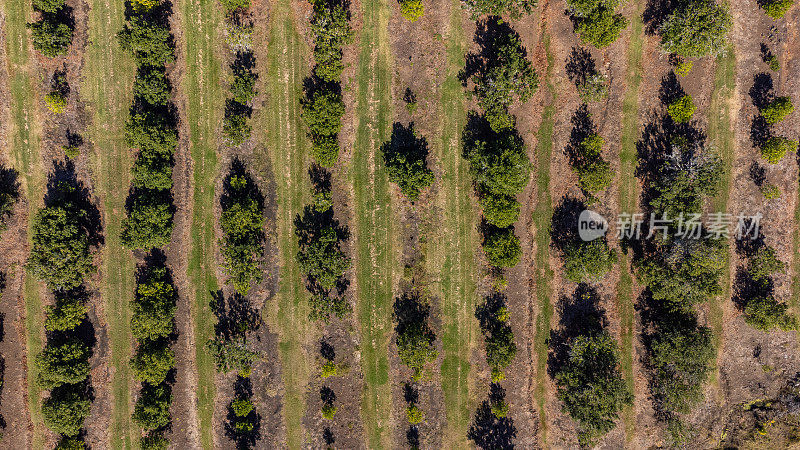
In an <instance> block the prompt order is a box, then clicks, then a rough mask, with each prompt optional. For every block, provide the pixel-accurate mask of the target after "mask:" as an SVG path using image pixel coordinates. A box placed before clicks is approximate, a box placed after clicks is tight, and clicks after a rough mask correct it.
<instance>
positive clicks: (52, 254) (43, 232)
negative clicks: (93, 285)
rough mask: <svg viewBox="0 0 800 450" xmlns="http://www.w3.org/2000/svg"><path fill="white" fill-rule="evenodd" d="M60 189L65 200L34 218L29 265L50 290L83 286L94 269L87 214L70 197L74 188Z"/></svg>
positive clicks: (62, 186)
mask: <svg viewBox="0 0 800 450" xmlns="http://www.w3.org/2000/svg"><path fill="white" fill-rule="evenodd" d="M58 189H59V190H61V191H62V192H61V193H60V194H59V196H61V197H62V198H61V199H60V200H57V201H56V202H54V204H52V205H50V206H46V207H44V208H42V209H40V210H39V212H37V213H36V216H35V217H34V219H33V226H32V227H31V228H32V232H33V235H32V237H31V241H32V246H31V253H30V256H29V257H28V266H29V267H30V269H31V271H32V272H33V274H34V276H36V277H37V278H38V279H40V280H42V281H44V282H45V283H46V284H47V286H48V287H49V288H50V289H53V290H68V289H73V288H76V287H78V286H80V285H81V284H82V283H83V280H84V279H85V278H86V276H87V275H88V274H90V273H92V272H94V270H95V267H94V265H93V264H92V255H91V253H90V250H89V235H88V231H87V230H86V228H85V226H84V222H85V221H86V220H87V218H86V211H85V210H83V209H82V208H80V207H78V206H77V205H76V204H75V203H74V201H72V200H71V199H69V198H67V197H68V196H71V195H73V193H74V192H75V188H74V187H72V186H68V185H66V184H63V185H61V186H60V187H59V188H58Z"/></svg>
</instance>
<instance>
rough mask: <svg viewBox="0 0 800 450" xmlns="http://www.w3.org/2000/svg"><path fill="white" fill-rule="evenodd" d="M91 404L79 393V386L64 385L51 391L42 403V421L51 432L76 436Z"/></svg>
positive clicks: (87, 415)
mask: <svg viewBox="0 0 800 450" xmlns="http://www.w3.org/2000/svg"><path fill="white" fill-rule="evenodd" d="M91 406H92V402H91V401H90V400H89V398H88V397H87V396H86V395H84V394H83V392H81V386H75V385H64V386H60V387H58V388H55V389H53V391H52V392H51V393H50V397H48V398H46V399H45V400H44V401H43V402H42V419H43V421H44V424H45V426H47V428H49V429H50V430H51V431H52V432H54V433H58V434H63V435H64V436H77V435H78V434H79V433H80V431H81V427H83V422H84V420H86V418H87V417H89V411H90V409H91Z"/></svg>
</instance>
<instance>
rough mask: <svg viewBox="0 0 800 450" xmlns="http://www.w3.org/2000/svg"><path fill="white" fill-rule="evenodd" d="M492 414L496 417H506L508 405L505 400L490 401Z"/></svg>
mask: <svg viewBox="0 0 800 450" xmlns="http://www.w3.org/2000/svg"><path fill="white" fill-rule="evenodd" d="M491 409H492V415H494V416H495V417H497V418H498V419H503V418H505V417H508V411H509V406H508V403H507V402H506V401H505V400H497V401H493V402H492V406H491Z"/></svg>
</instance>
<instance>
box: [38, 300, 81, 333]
mask: <svg viewBox="0 0 800 450" xmlns="http://www.w3.org/2000/svg"><path fill="white" fill-rule="evenodd" d="M88 310H89V308H88V307H87V306H86V304H85V303H84V301H83V300H82V299H78V298H75V297H73V296H64V297H60V298H57V299H56V304H55V306H48V307H47V309H46V310H45V315H46V316H47V319H46V320H45V321H44V327H45V329H46V330H47V331H51V332H52V331H67V330H72V329H75V328H76V327H77V326H78V325H80V324H81V323H82V322H83V320H84V319H85V318H86V312H87V311H88Z"/></svg>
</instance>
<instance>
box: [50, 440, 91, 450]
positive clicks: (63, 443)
mask: <svg viewBox="0 0 800 450" xmlns="http://www.w3.org/2000/svg"><path fill="white" fill-rule="evenodd" d="M85 448H86V446H85V445H84V444H83V441H81V440H79V439H73V438H68V437H64V438H61V440H60V441H58V444H57V445H56V448H55V450H83V449H85Z"/></svg>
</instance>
